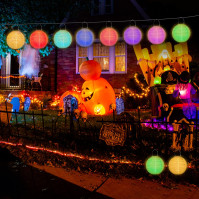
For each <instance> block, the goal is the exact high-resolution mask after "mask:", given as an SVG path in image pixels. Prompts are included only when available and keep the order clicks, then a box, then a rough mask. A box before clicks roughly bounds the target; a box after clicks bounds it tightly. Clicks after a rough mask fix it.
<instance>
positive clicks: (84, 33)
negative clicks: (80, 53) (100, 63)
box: [76, 28, 94, 47]
mask: <svg viewBox="0 0 199 199" xmlns="http://www.w3.org/2000/svg"><path fill="white" fill-rule="evenodd" d="M93 41H94V34H93V32H92V31H91V30H89V29H88V28H82V29H81V30H79V31H78V32H77V34H76V42H77V44H78V45H80V46H81V47H88V46H91V45H92V43H93Z"/></svg>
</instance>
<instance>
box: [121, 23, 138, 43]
mask: <svg viewBox="0 0 199 199" xmlns="http://www.w3.org/2000/svg"><path fill="white" fill-rule="evenodd" d="M123 37H124V40H125V42H126V43H127V44H129V45H136V44H139V43H140V41H141V39H142V32H141V30H140V29H139V28H138V27H136V26H130V27H128V28H127V29H126V30H125V31H124V34H123Z"/></svg>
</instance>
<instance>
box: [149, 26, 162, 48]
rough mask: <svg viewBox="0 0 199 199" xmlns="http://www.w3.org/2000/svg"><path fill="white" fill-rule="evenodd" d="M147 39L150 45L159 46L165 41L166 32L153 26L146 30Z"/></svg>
mask: <svg viewBox="0 0 199 199" xmlns="http://www.w3.org/2000/svg"><path fill="white" fill-rule="evenodd" d="M147 37H148V40H149V41H150V42H151V43H152V44H161V43H163V42H164V40H165V39H166V32H165V30H164V28H162V27H161V26H153V27H151V28H150V29H149V30H148V33H147Z"/></svg>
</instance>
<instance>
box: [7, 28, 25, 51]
mask: <svg viewBox="0 0 199 199" xmlns="http://www.w3.org/2000/svg"><path fill="white" fill-rule="evenodd" d="M25 40H26V39H25V36H24V34H23V33H22V32H21V31H19V30H13V31H11V32H10V33H9V34H8V35H7V37H6V42H7V45H8V46H9V47H10V48H12V49H14V50H16V49H20V48H22V47H23V46H24V44H25Z"/></svg>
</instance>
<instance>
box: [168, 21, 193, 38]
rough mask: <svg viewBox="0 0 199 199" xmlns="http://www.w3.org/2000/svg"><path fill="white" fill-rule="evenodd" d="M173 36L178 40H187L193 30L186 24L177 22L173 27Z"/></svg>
mask: <svg viewBox="0 0 199 199" xmlns="http://www.w3.org/2000/svg"><path fill="white" fill-rule="evenodd" d="M171 32H172V37H173V39H174V40H175V41H177V42H186V41H187V40H188V39H189V38H190V36H191V30H190V28H189V27H188V26H187V25H186V24H177V25H175V26H174V27H173V29H172V31H171Z"/></svg>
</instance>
